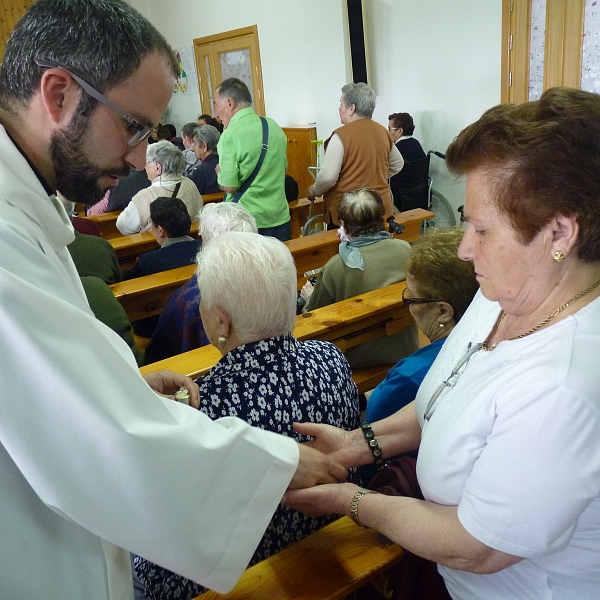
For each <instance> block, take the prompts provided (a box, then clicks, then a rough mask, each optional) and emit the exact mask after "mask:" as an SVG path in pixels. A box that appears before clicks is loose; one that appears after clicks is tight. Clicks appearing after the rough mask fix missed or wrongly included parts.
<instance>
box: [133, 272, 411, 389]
mask: <svg viewBox="0 0 600 600" xmlns="http://www.w3.org/2000/svg"><path fill="white" fill-rule="evenodd" d="M405 287H406V283H405V282H404V281H400V282H398V283H393V284H392V285H389V286H387V287H384V288H381V289H379V290H374V291H372V292H367V293H366V294H361V295H359V296H355V297H354V298H348V299H347V300H342V301H341V302H336V303H335V304H330V305H329V306H324V307H323V308H318V309H316V310H314V311H312V312H310V313H305V314H303V315H299V316H298V317H296V327H295V328H294V332H293V333H294V336H296V338H298V339H299V340H323V341H329V342H332V343H333V344H335V345H336V346H337V347H338V348H340V350H342V352H344V351H346V350H347V349H348V348H352V347H353V346H356V345H358V344H361V343H363V342H365V341H368V340H370V339H374V338H376V337H379V336H382V335H395V334H396V333H398V332H399V331H402V330H403V329H404V328H406V327H407V326H408V325H411V324H412V323H414V320H413V318H412V315H411V314H410V311H409V310H408V306H406V305H405V304H404V303H403V302H402V291H403V290H404V288H405ZM220 358H221V354H220V352H219V351H218V350H217V349H216V348H215V347H214V346H203V347H202V348H196V349H195V350H190V351H189V352H184V353H183V354H179V355H177V356H173V357H171V358H167V359H165V360H161V361H158V362H156V363H153V364H151V365H148V366H147V367H142V369H141V371H142V373H148V372H151V371H156V370H158V369H171V370H172V371H175V372H177V373H182V374H183V375H189V376H190V377H200V376H202V375H204V374H205V373H206V372H208V371H209V370H210V369H211V368H212V367H213V366H214V365H215V364H216V363H217V362H218V361H219V359H220ZM388 368H389V365H388V366H387V367H385V369H383V373H385V372H386V371H387V369H388ZM381 373H382V368H378V369H377V368H376V369H373V370H372V371H369V370H368V369H367V370H365V373H363V374H361V375H360V382H361V384H362V385H366V384H367V381H369V382H372V381H373V378H375V379H376V378H377V377H378V376H380V375H381ZM380 380H381V379H379V381H380ZM355 381H356V380H355ZM357 385H358V383H357ZM375 385H376V384H375ZM372 387H374V386H371V387H367V388H366V389H372Z"/></svg>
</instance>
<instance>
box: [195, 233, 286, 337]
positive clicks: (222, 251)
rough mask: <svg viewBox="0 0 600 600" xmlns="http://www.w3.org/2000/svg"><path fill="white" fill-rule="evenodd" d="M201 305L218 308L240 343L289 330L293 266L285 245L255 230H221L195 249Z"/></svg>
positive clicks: (283, 333) (209, 308)
mask: <svg viewBox="0 0 600 600" xmlns="http://www.w3.org/2000/svg"><path fill="white" fill-rule="evenodd" d="M198 288H199V289H200V299H201V303H202V305H203V308H204V309H206V310H209V311H210V310H213V309H214V308H215V307H219V308H220V309H221V310H223V311H224V312H225V313H227V314H228V315H229V317H230V319H231V325H232V327H233V329H234V331H235V333H236V334H237V335H238V336H239V338H240V340H241V341H242V343H248V342H251V341H255V340H261V339H267V338H271V337H276V336H280V335H285V334H287V333H291V332H292V330H293V329H294V325H295V323H296V297H297V291H296V266H295V265H294V259H293V258H292V255H291V253H290V251H289V249H288V247H287V246H286V245H285V244H284V243H283V242H280V241H279V240H276V239H275V238H270V237H264V236H261V235H258V234H256V233H233V232H228V233H223V234H222V235H220V236H218V237H217V238H215V239H213V240H212V241H211V242H210V243H209V244H206V246H203V248H202V250H201V251H200V253H199V254H198Z"/></svg>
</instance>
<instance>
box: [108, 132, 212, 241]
mask: <svg viewBox="0 0 600 600" xmlns="http://www.w3.org/2000/svg"><path fill="white" fill-rule="evenodd" d="M184 167H185V159H184V157H183V154H182V152H181V150H179V148H177V147H176V146H174V145H173V144H172V143H171V142H167V141H166V140H162V141H160V142H157V143H156V144H151V145H149V146H148V149H147V150H146V175H148V179H149V180H150V181H151V184H150V187H149V188H146V189H143V190H141V191H140V192H138V193H137V194H136V195H135V196H134V197H133V198H132V200H131V202H130V203H129V204H128V205H127V207H126V208H125V210H124V211H123V212H122V213H121V214H120V215H119V217H118V218H117V229H118V230H119V231H120V232H121V233H122V234H123V235H132V234H134V233H139V232H141V231H150V225H151V219H150V204H152V202H153V201H154V200H156V199H157V198H159V197H165V196H167V197H171V198H179V199H180V200H181V201H182V202H183V203H184V204H185V205H186V207H187V209H188V213H189V214H190V217H191V218H192V221H195V220H196V218H197V215H198V211H199V210H200V207H201V206H202V196H201V195H200V193H199V192H198V189H197V188H196V186H195V185H194V183H193V182H192V181H190V180H189V179H188V178H187V177H184V176H183V175H182V173H183V169H184Z"/></svg>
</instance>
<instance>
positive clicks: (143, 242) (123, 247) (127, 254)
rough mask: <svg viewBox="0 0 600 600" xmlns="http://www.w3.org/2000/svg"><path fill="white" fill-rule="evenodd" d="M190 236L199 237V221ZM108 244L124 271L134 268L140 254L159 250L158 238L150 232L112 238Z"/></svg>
mask: <svg viewBox="0 0 600 600" xmlns="http://www.w3.org/2000/svg"><path fill="white" fill-rule="evenodd" d="M190 235H191V236H192V237H198V222H197V221H194V222H193V223H192V227H191V229H190ZM108 242H109V243H110V245H111V246H112V247H113V249H114V251H115V252H116V253H117V258H118V259H119V264H120V265H121V268H122V269H123V270H125V269H127V268H130V267H132V266H133V265H134V264H135V261H136V259H137V257H138V256H139V255H140V254H143V253H144V252H150V250H157V249H158V248H159V245H158V242H157V241H156V238H155V237H154V236H153V235H152V232H150V231H144V232H143V233H134V234H133V235H122V236H121V237H116V238H112V239H110V240H108Z"/></svg>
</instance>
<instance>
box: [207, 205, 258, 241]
mask: <svg viewBox="0 0 600 600" xmlns="http://www.w3.org/2000/svg"><path fill="white" fill-rule="evenodd" d="M198 219H199V221H200V227H199V233H200V237H201V238H202V243H203V244H206V243H207V242H209V241H210V240H212V239H213V238H215V237H217V236H218V235H221V234H222V233H225V232H226V231H238V232H240V231H241V232H246V233H258V228H257V227H256V220H255V219H254V217H253V216H252V215H251V214H250V212H249V211H248V210H247V209H246V208H244V207H243V206H240V205H239V204H238V203H237V202H211V203H210V204H205V205H204V206H203V207H202V209H201V210H200V215H199V217H198Z"/></svg>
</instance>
